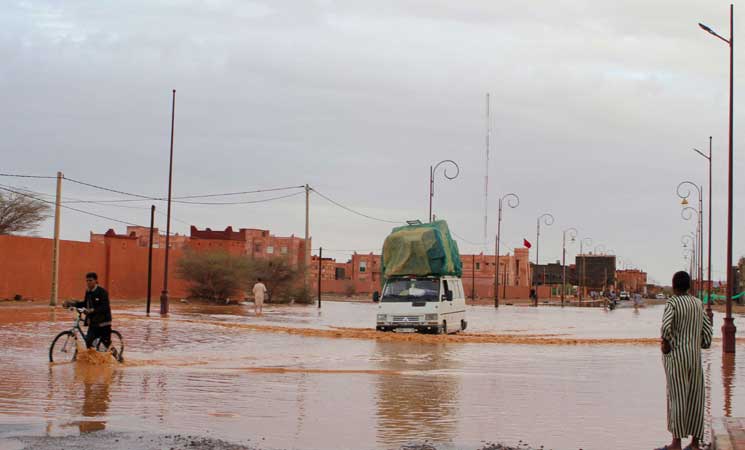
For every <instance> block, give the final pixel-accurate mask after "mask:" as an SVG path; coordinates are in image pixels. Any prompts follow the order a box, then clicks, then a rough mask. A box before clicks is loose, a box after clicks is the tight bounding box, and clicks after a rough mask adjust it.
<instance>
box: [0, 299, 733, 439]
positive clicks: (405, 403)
mask: <svg viewBox="0 0 745 450" xmlns="http://www.w3.org/2000/svg"><path fill="white" fill-rule="evenodd" d="M142 309H144V308H142V307H140V306H137V307H135V306H133V305H131V304H127V305H115V311H114V321H115V323H114V328H116V329H118V330H119V331H120V332H121V333H122V334H123V336H124V341H125V345H126V349H125V353H124V356H125V360H126V361H125V363H124V364H121V365H120V364H116V363H109V362H103V363H102V362H101V361H95V360H94V361H92V362H87V363H84V362H82V361H81V362H77V363H67V364H51V365H50V364H49V363H48V359H47V358H48V356H47V352H48V346H49V343H50V342H51V340H52V338H53V337H54V335H56V334H57V333H58V332H59V331H62V330H63V329H65V328H66V327H69V326H70V324H71V322H72V314H71V313H70V312H68V311H65V310H62V309H60V308H57V309H51V308H48V307H42V306H31V305H21V306H15V305H13V306H0V374H2V375H1V376H0V380H2V381H0V438H2V437H4V436H9V435H11V434H12V433H13V432H17V430H19V429H21V430H23V432H24V433H26V434H39V435H43V434H48V435H66V434H77V433H86V432H90V431H97V430H104V429H105V430H110V431H153V432H168V433H191V434H200V435H208V436H213V437H219V438H222V439H226V440H230V441H234V442H243V443H246V442H248V443H250V444H253V445H258V446H261V447H263V448H269V449H274V448H277V449H279V448H294V449H360V450H366V449H371V450H372V449H398V448H400V447H401V446H402V445H404V444H407V443H414V442H424V441H430V442H432V443H433V444H434V445H436V446H437V447H438V448H441V449H451V448H474V449H475V448H478V447H479V446H481V445H483V441H492V442H502V443H505V444H512V445H515V444H517V443H518V442H519V441H523V442H528V443H529V444H531V445H532V446H535V447H539V446H541V445H543V446H545V448H546V449H549V448H553V449H580V448H582V449H586V450H587V449H590V450H592V449H603V448H607V447H608V445H606V444H607V443H608V442H610V443H613V444H616V445H617V444H618V443H621V442H623V443H624V447H625V448H634V449H641V448H655V447H659V446H661V445H662V444H664V443H665V442H667V441H669V435H668V434H667V432H666V430H665V382H664V373H663V369H662V365H661V360H660V353H659V349H658V346H657V340H656V336H658V335H659V331H658V330H659V323H660V319H661V316H662V307H661V306H653V307H647V308H641V309H638V310H634V309H617V310H615V311H606V310H603V309H599V308H563V309H562V308H558V307H541V308H537V309H536V308H530V307H509V306H505V307H500V308H499V310H495V309H494V308H490V307H469V309H468V312H467V314H468V321H469V329H468V332H467V333H465V334H464V335H463V336H448V337H444V336H435V335H424V336H422V335H415V336H412V335H410V334H395V335H394V334H391V333H377V332H374V331H372V330H370V328H371V327H372V325H373V321H374V318H375V314H376V306H375V305H373V304H369V303H341V302H327V303H324V305H323V308H322V309H321V310H320V311H319V310H318V309H317V308H316V307H314V306H309V307H298V306H284V307H269V308H266V309H265V316H264V317H262V318H256V317H254V316H253V308H252V307H251V306H227V307H226V306H204V305H192V304H190V305H183V304H175V305H173V306H172V313H171V314H170V315H169V317H167V318H160V317H159V315H158V314H157V313H156V314H154V315H152V316H151V317H146V316H145V314H144V313H143V311H142ZM154 311H157V305H156V309H154ZM716 319H717V321H716V322H717V323H715V330H716V333H717V334H719V328H720V327H721V314H717V315H716ZM736 323H737V324H740V325H739V326H740V327H742V324H743V323H745V317H743V316H739V317H737V318H736ZM743 353H745V345H743V342H742V341H738V354H737V356H736V357H734V358H731V357H730V358H723V357H722V351H721V342H719V341H718V340H717V341H715V343H714V345H713V347H712V349H711V350H708V351H704V353H703V355H704V369H705V373H706V378H707V392H708V397H707V398H708V400H707V401H708V409H707V410H708V411H709V413H710V414H712V415H714V416H722V415H728V416H745V402H743V401H742V399H745V355H744V354H743ZM735 399H740V401H739V402H736V401H735Z"/></svg>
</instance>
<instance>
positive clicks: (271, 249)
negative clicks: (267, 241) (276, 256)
mask: <svg viewBox="0 0 745 450" xmlns="http://www.w3.org/2000/svg"><path fill="white" fill-rule="evenodd" d="M266 252H267V253H268V254H270V255H271V254H273V253H274V247H272V246H271V245H270V246H268V247H267V248H266Z"/></svg>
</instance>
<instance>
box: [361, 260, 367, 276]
mask: <svg viewBox="0 0 745 450" xmlns="http://www.w3.org/2000/svg"><path fill="white" fill-rule="evenodd" d="M365 271H367V261H360V273H362V272H365Z"/></svg>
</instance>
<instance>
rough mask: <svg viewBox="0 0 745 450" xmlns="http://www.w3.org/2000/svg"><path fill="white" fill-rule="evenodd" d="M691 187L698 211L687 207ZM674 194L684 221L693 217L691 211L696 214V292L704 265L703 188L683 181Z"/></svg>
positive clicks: (702, 276)
mask: <svg viewBox="0 0 745 450" xmlns="http://www.w3.org/2000/svg"><path fill="white" fill-rule="evenodd" d="M691 186H692V187H693V189H695V191H696V193H697V194H698V210H696V208H692V207H690V206H687V205H688V197H690V195H691ZM686 188H687V190H686ZM675 192H676V193H677V194H678V197H680V198H682V199H683V200H682V201H681V204H682V205H683V206H684V208H683V210H682V211H681V212H680V215H681V217H682V218H683V219H685V220H690V219H691V218H692V217H693V213H691V211H693V212H694V213H695V214H696V241H695V244H694V245H695V246H696V256H697V259H696V263H697V264H696V266H695V269H696V276H695V278H698V287H697V289H696V291H700V290H701V288H702V287H703V285H702V284H701V283H702V282H703V278H704V264H703V259H704V258H703V253H704V252H703V247H704V243H703V222H704V221H703V215H702V214H703V213H702V210H703V188H702V187H701V186H697V185H696V184H695V183H693V182H691V181H683V182H681V183H680V184H679V185H678V187H677V189H676V190H675Z"/></svg>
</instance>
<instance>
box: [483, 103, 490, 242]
mask: <svg viewBox="0 0 745 450" xmlns="http://www.w3.org/2000/svg"><path fill="white" fill-rule="evenodd" d="M490 103H491V102H490V100H489V93H488V92H487V93H486V162H485V166H486V167H485V171H486V173H485V175H484V246H485V247H486V234H487V226H488V217H489V214H488V212H489V143H490V142H489V141H490V140H491V115H490V113H491V111H490V109H491V108H490V106H491V105H490Z"/></svg>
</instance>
